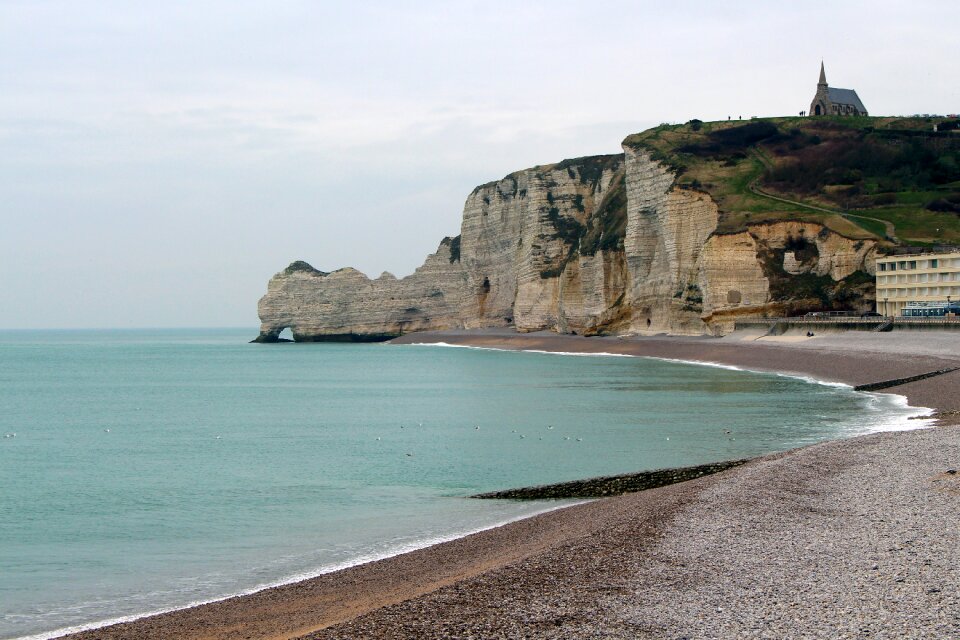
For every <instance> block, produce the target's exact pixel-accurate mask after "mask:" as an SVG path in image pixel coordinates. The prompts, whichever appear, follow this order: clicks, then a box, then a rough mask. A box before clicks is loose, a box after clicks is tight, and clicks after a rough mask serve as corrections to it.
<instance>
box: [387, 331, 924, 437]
mask: <svg viewBox="0 0 960 640" xmlns="http://www.w3.org/2000/svg"><path fill="white" fill-rule="evenodd" d="M399 346H420V347H452V348H457V349H476V350H480V351H500V352H513V353H539V354H549V355H556V356H580V357H589V356H596V357H614V358H644V359H649V360H658V361H660V362H672V363H676V364H685V365H696V366H700V367H712V368H716V369H724V370H727V371H744V372H748V373H755V374H760V375H773V376H780V377H783V378H790V379H793V380H801V381H803V382H806V383H808V384H815V385H820V386H824V387H833V388H836V389H848V390H850V391H851V392H853V393H856V394H861V395H862V396H864V397H868V398H871V399H872V404H887V405H888V408H890V409H894V410H895V412H894V413H889V412H888V413H886V415H883V414H881V415H878V416H876V418H877V420H875V421H873V422H872V423H871V424H869V425H867V424H859V425H856V426H854V428H852V429H851V430H850V431H849V432H847V433H846V434H844V435H845V437H853V436H860V435H867V434H869V433H881V432H886V431H910V430H913V429H926V428H930V427H932V426H933V425H934V423H935V418H934V417H932V416H933V414H934V413H935V410H934V409H932V408H930V407H914V406H911V405H910V401H909V399H908V398H907V397H906V396H904V395H900V394H896V393H880V392H870V391H855V390H854V387H853V385H850V384H847V383H845V382H837V381H833V380H823V379H820V378H815V377H813V376H809V375H805V374H802V373H789V372H785V371H770V370H766V369H751V368H747V367H742V366H738V365H733V364H726V363H723V362H714V361H710V360H692V359H685V358H667V357H663V356H650V355H637V354H632V353H610V352H606V351H549V350H544V349H510V348H506V347H489V346H477V345H468V344H451V343H449V342H443V341H439V342H411V343H408V344H407V345H399ZM857 427H859V428H857Z"/></svg>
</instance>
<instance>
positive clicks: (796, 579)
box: [71, 331, 960, 639]
mask: <svg viewBox="0 0 960 640" xmlns="http://www.w3.org/2000/svg"><path fill="white" fill-rule="evenodd" d="M402 341H404V342H407V343H411V342H433V343H436V342H445V343H448V344H461V345H469V346H479V347H488V348H499V349H527V350H531V349H532V350H544V351H562V352H578V351H579V352H607V353H623V354H629V355H641V356H651V357H660V358H673V359H681V360H695V361H703V362H713V363H722V364H726V365H733V366H738V367H743V368H747V369H754V370H764V371H778V372H786V373H792V374H798V375H806V376H812V377H815V378H818V379H822V380H829V381H838V382H844V383H847V384H852V385H859V384H868V383H874V382H878V381H884V380H891V379H895V378H905V377H909V376H916V375H920V374H924V373H927V372H930V371H934V370H940V369H948V368H950V367H952V366H957V365H958V364H960V335H951V334H949V333H946V332H929V333H926V332H923V333H921V332H918V333H908V332H904V333H902V334H900V333H889V334H854V333H849V334H835V335H824V336H818V337H814V338H811V339H809V340H794V341H761V340H756V339H754V338H753V337H751V336H737V335H733V336H728V337H727V338H723V339H715V338H667V337H650V338H582V337H576V336H558V335H555V334H526V335H521V334H513V333H507V332H495V331H490V332H444V333H438V334H412V335H410V336H405V337H404V338H403V339H402ZM887 391H888V392H890V393H896V394H900V395H903V396H905V397H906V398H907V400H908V401H909V402H910V404H911V405H914V406H923V407H930V408H933V409H935V410H937V411H938V412H939V413H938V418H939V419H938V420H937V421H936V423H935V424H936V425H937V426H934V427H932V428H926V429H919V430H911V431H897V432H887V433H876V434H871V435H867V436H860V437H856V438H851V439H848V440H842V441H834V442H828V443H822V444H818V445H813V446H810V447H806V448H803V449H797V450H794V451H789V452H786V453H782V454H775V455H771V456H764V457H762V458H758V459H755V460H753V461H751V462H748V463H747V464H744V465H742V466H739V467H736V468H733V469H729V470H727V471H723V472H721V473H718V474H715V475H711V476H706V477H703V478H699V479H696V480H692V481H688V482H684V483H681V484H676V485H671V486H667V487H661V488H658V489H651V490H648V491H643V492H640V493H634V494H628V495H624V496H620V497H614V498H607V499H603V500H597V501H593V502H589V503H586V504H581V505H577V506H573V507H569V508H565V509H561V510H557V511H552V512H549V513H545V514H541V515H539V516H535V517H533V518H528V519H525V520H522V521H519V522H515V523H512V524H509V525H506V526H503V527H499V528H496V529H491V530H488V531H484V532H481V533H478V534H474V535H472V536H468V537H465V538H460V539H458V540H454V541H451V542H448V543H443V544H440V545H436V546H433V547H429V548H426V549H421V550H418V551H414V552H411V553H408V554H403V555H400V556H396V557H394V558H389V559H386V560H382V561H379V562H375V563H370V564H366V565H360V566H357V567H352V568H350V569H346V570H343V571H339V572H335V573H331V574H327V575H323V576H320V577H318V578H314V579H311V580H307V581H304V582H300V583H295V584H291V585H285V586H282V587H277V588H273V589H268V590H265V591H261V592H258V593H255V594H251V595H248V596H241V597H238V598H231V599H229V600H224V601H221V602H217V603H212V604H208V605H202V606H199V607H195V608H192V609H185V610H181V611H175V612H171V613H167V614H162V615H158V616H153V617H149V618H142V619H139V620H135V621H133V622H129V623H124V624H120V625H115V626H112V627H106V628H102V629H97V630H93V631H88V632H83V633H79V634H75V635H73V636H71V637H73V638H173V637H177V638H298V637H300V638H311V639H320V638H501V637H502V638H844V637H849V638H928V637H929V638H945V637H958V636H960V602H958V595H957V588H956V587H957V584H958V581H960V528H958V527H957V524H958V522H957V513H958V507H960V427H958V426H957V425H958V423H960V420H958V416H957V414H956V412H957V411H958V410H960V371H954V372H951V373H946V374H944V375H938V376H935V377H931V378H927V379H924V380H919V381H915V382H910V383H907V384H902V385H899V386H894V387H892V388H890V389H888V390H887ZM505 488H506V487H505Z"/></svg>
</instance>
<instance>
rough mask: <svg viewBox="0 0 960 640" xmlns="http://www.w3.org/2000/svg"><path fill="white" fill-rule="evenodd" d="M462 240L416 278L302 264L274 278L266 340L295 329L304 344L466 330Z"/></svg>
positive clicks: (449, 241)
mask: <svg viewBox="0 0 960 640" xmlns="http://www.w3.org/2000/svg"><path fill="white" fill-rule="evenodd" d="M458 251H459V239H457V238H445V239H444V240H443V242H441V243H440V247H439V248H438V249H437V252H436V253H434V254H433V255H431V256H429V257H428V258H427V260H426V262H424V263H423V266H421V267H420V268H419V269H417V270H416V272H414V273H413V274H412V275H409V276H407V277H406V278H402V279H397V278H396V277H395V276H393V275H392V274H390V273H386V272H384V273H383V274H382V275H381V276H380V277H379V278H377V279H376V280H371V279H370V278H368V277H367V276H365V275H364V274H362V273H360V272H359V271H357V270H356V269H351V268H346V269H340V270H338V271H334V272H333V273H325V272H323V271H318V270H316V269H314V268H313V267H311V266H310V265H309V264H307V263H305V262H294V263H293V264H291V265H290V266H289V267H287V268H286V269H284V270H283V271H281V272H280V273H278V274H277V275H275V276H273V278H271V280H270V283H269V284H268V285H267V294H266V295H265V296H263V297H262V298H261V299H260V305H259V309H258V310H259V313H260V322H261V326H260V335H259V337H258V338H257V341H259V342H276V341H277V339H278V338H279V336H280V332H281V331H283V329H285V328H287V327H289V328H290V329H291V331H292V333H293V339H294V340H296V341H298V342H315V341H353V342H362V341H374V340H387V339H389V338H394V337H396V336H399V335H401V334H403V333H409V332H411V331H428V330H443V329H455V328H459V327H462V326H463V322H462V320H461V313H460V301H461V298H462V297H463V291H464V282H465V278H464V271H463V269H462V268H461V266H460V261H459V259H458V256H457V253H458Z"/></svg>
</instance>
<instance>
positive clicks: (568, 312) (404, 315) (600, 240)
mask: <svg viewBox="0 0 960 640" xmlns="http://www.w3.org/2000/svg"><path fill="white" fill-rule="evenodd" d="M676 177H677V176H676V172H675V171H674V170H673V169H671V168H670V167H668V166H665V165H664V164H663V163H661V162H660V161H658V160H657V159H655V158H652V157H651V156H650V155H649V153H648V152H646V151H644V150H643V149H642V148H635V147H632V146H629V145H625V147H624V153H623V154H617V155H608V156H593V157H587V158H577V159H574V160H566V161H564V162H561V163H558V164H555V165H547V166H542V167H534V168H531V169H526V170H523V171H518V172H516V173H513V174H510V175H509V176H506V177H505V178H503V179H502V180H498V181H496V182H491V183H488V184H485V185H482V186H480V187H477V188H476V189H474V190H473V192H472V193H471V194H470V195H469V196H468V197H467V200H466V203H465V205H464V211H463V221H462V225H461V233H460V235H459V236H458V237H456V238H446V239H444V241H443V242H442V243H441V244H440V247H439V248H438V250H437V252H436V253H435V254H433V255H431V256H430V257H428V258H427V260H426V262H425V263H424V264H423V266H422V267H420V268H419V269H417V271H416V272H415V273H413V274H412V275H410V276H407V277H405V278H401V279H397V278H395V277H394V276H392V275H390V274H388V273H385V274H383V275H382V276H380V277H379V278H377V279H374V280H371V279H370V278H368V277H367V276H365V275H364V274H362V273H360V272H358V271H356V270H354V269H349V268H347V269H341V270H339V271H334V272H332V273H325V272H322V271H318V270H316V269H314V268H313V267H311V266H310V265H308V264H306V263H303V262H295V263H293V264H291V265H290V266H289V267H288V268H287V269H285V270H284V271H282V272H280V273H278V274H276V275H275V276H274V277H273V278H272V279H271V280H270V283H269V285H268V288H267V293H266V295H265V296H264V297H263V298H262V299H261V300H260V306H259V313H260V319H261V323H262V324H261V331H260V336H259V337H258V340H259V341H263V342H271V341H276V340H277V339H278V337H279V335H280V332H281V331H282V330H283V329H284V328H287V327H289V328H291V329H292V332H293V336H294V339H295V340H298V341H316V340H383V339H388V338H391V337H394V336H398V335H401V334H403V333H408V332H412V331H423V330H442V329H454V328H467V329H472V328H481V327H514V328H516V329H517V330H518V331H538V330H551V331H558V332H564V333H577V334H581V335H594V334H603V333H626V332H631V333H641V334H654V333H674V334H697V335H699V334H704V333H712V334H722V333H725V332H727V331H729V330H731V329H732V328H733V323H734V321H735V320H736V319H737V318H739V317H744V316H748V315H768V314H769V315H775V314H778V313H781V312H783V311H785V310H789V309H793V308H798V305H802V304H806V305H814V306H816V305H820V304H824V305H826V304H830V303H831V300H834V299H843V300H844V301H845V302H849V304H852V305H856V304H857V303H858V301H860V302H861V303H862V302H863V301H865V300H868V294H869V291H868V290H869V289H870V288H871V287H872V281H871V282H870V283H868V282H867V280H868V274H872V273H873V271H874V255H875V252H876V243H875V242H874V241H869V240H851V239H849V238H846V237H844V236H841V235H839V234H837V233H834V232H832V231H830V230H829V229H827V228H825V227H823V226H821V225H819V224H816V223H810V222H793V221H787V222H776V223H769V224H757V225H751V226H748V227H746V228H745V229H744V230H743V231H741V232H739V233H729V232H728V233H718V231H717V225H718V220H719V212H718V208H717V205H716V203H715V202H714V201H713V200H712V199H711V197H710V196H709V195H708V194H707V193H704V192H702V191H700V190H698V189H695V188H690V187H686V188H684V187H682V186H680V185H678V184H677V180H676ZM791 305H792V306H791Z"/></svg>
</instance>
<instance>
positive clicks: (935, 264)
mask: <svg viewBox="0 0 960 640" xmlns="http://www.w3.org/2000/svg"><path fill="white" fill-rule="evenodd" d="M939 266H940V261H939V260H937V259H934V260H931V261H930V268H931V269H936V268H937V267H939Z"/></svg>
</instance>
